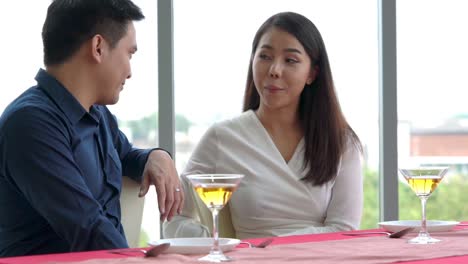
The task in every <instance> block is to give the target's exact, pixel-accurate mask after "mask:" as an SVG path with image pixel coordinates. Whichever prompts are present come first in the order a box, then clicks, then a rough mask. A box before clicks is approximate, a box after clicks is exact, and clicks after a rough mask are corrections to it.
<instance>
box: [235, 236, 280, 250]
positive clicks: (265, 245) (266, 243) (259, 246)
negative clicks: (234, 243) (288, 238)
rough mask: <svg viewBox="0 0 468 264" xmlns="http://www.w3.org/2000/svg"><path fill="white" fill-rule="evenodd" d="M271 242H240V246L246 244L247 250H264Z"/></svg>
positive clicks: (271, 240)
mask: <svg viewBox="0 0 468 264" xmlns="http://www.w3.org/2000/svg"><path fill="white" fill-rule="evenodd" d="M271 242H273V238H267V239H265V240H263V241H262V242H260V243H258V244H252V243H250V242H247V241H241V242H240V244H246V245H248V246H249V248H266V247H267V246H268V245H270V244H271Z"/></svg>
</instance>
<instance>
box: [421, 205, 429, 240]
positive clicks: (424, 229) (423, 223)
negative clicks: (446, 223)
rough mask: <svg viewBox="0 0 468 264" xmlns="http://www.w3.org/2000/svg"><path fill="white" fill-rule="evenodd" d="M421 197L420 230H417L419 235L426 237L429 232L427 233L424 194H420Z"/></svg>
mask: <svg viewBox="0 0 468 264" xmlns="http://www.w3.org/2000/svg"><path fill="white" fill-rule="evenodd" d="M419 198H420V199H421V210H422V211H421V230H420V231H419V236H424V237H428V236H429V234H428V233H427V226H426V202H427V198H428V197H426V196H420V197H419Z"/></svg>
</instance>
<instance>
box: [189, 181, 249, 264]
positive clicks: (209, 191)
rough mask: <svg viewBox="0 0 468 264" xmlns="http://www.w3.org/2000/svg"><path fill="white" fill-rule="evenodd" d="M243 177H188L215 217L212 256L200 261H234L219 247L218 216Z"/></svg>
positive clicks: (209, 255)
mask: <svg viewBox="0 0 468 264" xmlns="http://www.w3.org/2000/svg"><path fill="white" fill-rule="evenodd" d="M243 177H244V175H241V174H194V175H188V176H187V178H188V179H189V180H190V182H191V183H192V185H193V188H194V189H195V192H196V193H197V194H198V196H199V197H200V198H201V200H202V201H203V202H204V203H205V205H206V206H207V207H208V209H209V210H210V211H211V214H212V216H213V245H212V247H211V250H210V254H208V255H206V256H204V257H202V258H200V259H198V260H199V261H208V262H225V261H231V260H232V258H230V257H228V256H225V255H224V254H223V251H222V250H221V248H220V246H219V233H218V230H219V223H218V214H219V211H220V210H221V209H223V207H224V206H225V205H226V203H227V202H228V201H229V199H230V198H231V196H232V193H233V192H235V191H236V189H237V186H238V185H239V183H240V181H241V180H242V178H243Z"/></svg>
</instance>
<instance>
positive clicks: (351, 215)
mask: <svg viewBox="0 0 468 264" xmlns="http://www.w3.org/2000/svg"><path fill="white" fill-rule="evenodd" d="M362 210H363V175H362V165H361V155H360V151H359V149H358V148H357V147H356V145H355V144H354V143H353V142H352V141H351V140H349V141H348V145H347V149H346V151H345V152H344V154H343V156H342V158H341V162H340V166H339V169H338V174H337V176H336V178H335V182H334V186H333V188H332V196H331V200H330V203H329V205H328V209H327V216H326V219H325V221H324V226H317V227H315V226H313V227H307V228H303V229H299V230H296V231H294V232H290V233H286V234H282V236H290V235H301V234H312V233H330V232H339V231H346V230H355V229H358V228H359V225H360V223H361V216H362Z"/></svg>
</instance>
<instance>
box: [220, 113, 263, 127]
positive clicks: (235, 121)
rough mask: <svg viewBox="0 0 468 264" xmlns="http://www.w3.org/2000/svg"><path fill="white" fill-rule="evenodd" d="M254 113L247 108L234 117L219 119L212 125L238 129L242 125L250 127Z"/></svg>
mask: <svg viewBox="0 0 468 264" xmlns="http://www.w3.org/2000/svg"><path fill="white" fill-rule="evenodd" d="M254 118H255V113H254V112H253V111H252V110H247V111H245V112H243V113H242V114H240V115H237V116H235V117H232V118H229V119H225V120H223V121H219V122H217V123H215V124H214V125H213V127H214V128H216V129H239V128H243V127H249V126H250V127H251V126H252V125H253V124H254V122H255V119H254Z"/></svg>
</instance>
